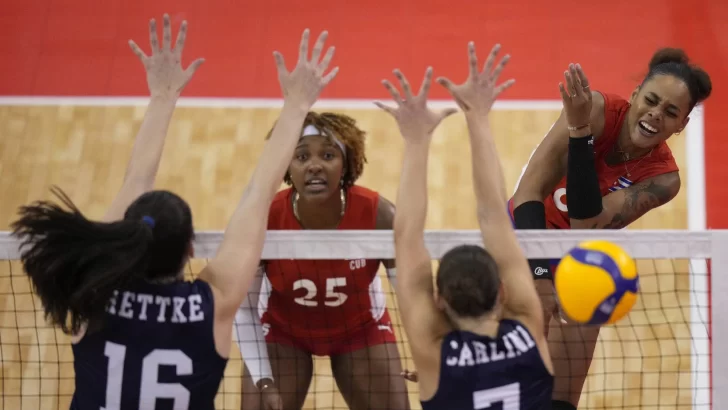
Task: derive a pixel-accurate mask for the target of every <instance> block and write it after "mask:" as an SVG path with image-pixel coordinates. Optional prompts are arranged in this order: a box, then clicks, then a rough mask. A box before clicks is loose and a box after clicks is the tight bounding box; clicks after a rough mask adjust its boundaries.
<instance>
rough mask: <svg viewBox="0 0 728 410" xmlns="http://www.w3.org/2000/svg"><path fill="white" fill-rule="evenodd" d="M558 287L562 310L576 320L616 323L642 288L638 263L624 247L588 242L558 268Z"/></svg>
mask: <svg viewBox="0 0 728 410" xmlns="http://www.w3.org/2000/svg"><path fill="white" fill-rule="evenodd" d="M554 286H555V287H556V295H557V297H558V300H559V303H560V305H561V310H562V312H563V313H564V314H565V315H566V316H567V317H568V318H569V319H570V320H572V321H574V322H578V323H584V324H593V325H603V324H612V323H616V322H617V321H619V320H620V319H622V318H623V317H624V316H625V315H626V314H627V313H629V311H630V310H631V309H632V307H633V306H634V304H635V302H636V301H637V292H638V291H639V277H638V275H637V266H636V264H635V262H634V260H633V259H632V257H631V256H630V255H629V254H628V253H627V252H626V251H625V250H624V249H622V248H621V247H620V246H618V245H616V244H614V243H612V242H609V241H601V240H599V241H585V242H582V243H581V244H579V246H577V247H575V248H573V249H571V251H569V253H568V254H567V255H566V256H564V257H563V258H562V259H561V261H560V262H559V264H558V266H557V267H556V272H555V273H554Z"/></svg>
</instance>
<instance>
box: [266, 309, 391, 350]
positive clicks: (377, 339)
mask: <svg viewBox="0 0 728 410" xmlns="http://www.w3.org/2000/svg"><path fill="white" fill-rule="evenodd" d="M261 322H262V323H263V332H264V334H265V341H266V343H277V344H282V345H286V346H292V347H295V348H297V349H300V350H303V351H304V352H307V353H309V354H312V355H315V356H336V355H340V354H342V353H349V352H353V351H355V350H359V349H363V348H365V347H369V346H376V345H381V344H385V343H397V338H396V337H395V335H394V327H392V321H391V320H390V318H389V311H388V310H385V311H384V314H383V315H382V317H381V319H379V321H377V322H374V321H372V322H371V323H370V324H368V325H366V326H363V327H361V328H360V329H357V330H354V331H351V332H348V333H345V334H343V335H341V336H337V337H294V336H292V335H290V334H288V333H287V332H286V331H285V330H286V329H284V328H283V327H281V326H278V325H276V324H273V323H271V322H270V321H269V318H268V315H265V314H264V315H263V317H262V318H261Z"/></svg>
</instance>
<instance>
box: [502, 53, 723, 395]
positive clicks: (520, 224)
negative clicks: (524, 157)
mask: <svg viewBox="0 0 728 410" xmlns="http://www.w3.org/2000/svg"><path fill="white" fill-rule="evenodd" d="M564 77H565V84H559V88H560V90H561V97H562V100H563V104H564V109H563V111H562V113H561V115H560V116H559V118H558V120H557V121H556V123H555V124H554V125H553V127H552V128H551V130H550V131H549V132H548V134H547V135H546V137H545V138H544V140H543V142H542V143H541V144H540V145H539V146H538V147H537V148H536V150H535V151H534V153H533V155H532V156H531V159H530V160H529V162H528V164H527V165H526V169H525V170H524V172H523V174H522V178H521V179H520V181H519V184H518V186H517V188H516V192H515V194H514V196H513V198H512V200H511V201H509V204H508V206H509V209H510V210H511V215H512V217H513V219H514V224H515V226H516V228H517V229H621V228H624V227H626V226H627V225H629V224H630V223H632V222H634V221H635V220H637V219H638V218H640V217H641V216H642V215H644V214H645V213H647V212H648V211H650V210H651V209H654V208H656V207H659V206H661V205H664V204H665V203H667V202H669V201H670V200H672V198H674V197H675V195H677V193H678V191H679V189H680V176H679V174H678V167H677V164H676V163H675V159H674V158H673V156H672V153H671V152H670V148H669V147H668V146H667V143H666V142H665V141H666V140H667V139H668V138H670V136H672V135H673V134H678V133H680V132H681V131H682V130H683V129H684V128H685V126H686V125H687V123H688V121H689V119H690V118H689V114H690V112H691V111H692V109H693V108H694V107H695V105H696V104H698V103H700V102H702V101H704V100H705V99H706V98H708V97H709V95H710V92H711V88H712V86H711V82H710V77H709V76H708V74H707V73H705V71H703V70H702V69H701V68H699V67H696V66H693V65H690V64H689V61H688V58H687V56H686V55H685V53H684V52H683V51H682V50H679V49H671V48H667V49H661V50H658V51H657V52H656V53H655V54H654V56H653V57H652V60H651V61H650V63H649V71H648V73H647V75H646V76H645V78H644V80H643V81H642V83H641V84H639V85H638V86H637V87H636V88H635V90H634V91H633V92H632V95H631V96H630V99H629V100H625V99H623V98H621V97H619V96H617V95H614V94H608V93H601V92H597V91H591V90H590V84H589V81H588V79H587V77H586V75H585V74H584V72H583V70H582V68H581V66H580V65H578V64H576V65H575V64H571V65H569V69H568V71H565V72H564ZM553 262H554V261H548V260H531V261H529V263H530V265H531V269H532V272H533V274H534V275H533V276H534V279H536V287H537V288H538V290H539V293H540V294H541V300H542V304H543V309H544V313H545V315H546V316H545V318H546V319H547V320H546V322H547V323H548V321H549V320H548V319H549V318H551V317H552V315H553V312H554V311H557V310H558V309H557V307H556V298H555V294H554V289H553V283H552V281H551V280H552V274H551V272H552V271H553ZM556 262H557V261H556ZM540 279H545V280H540ZM560 322H561V323H560ZM563 322H564V321H563V320H562V321H558V320H556V321H553V322H552V323H551V326H552V331H551V332H548V325H547V329H546V331H547V334H548V336H549V350H550V352H551V355H552V358H553V362H554V371H555V376H556V379H555V385H554V397H553V399H554V401H553V403H552V405H553V408H554V409H576V406H577V405H578V403H579V397H580V395H581V390H582V387H583V385H584V381H585V380H586V375H587V373H588V370H589V365H590V363H591V359H592V356H593V354H594V348H595V347H596V342H597V338H598V336H599V327H598V326H582V325H576V324H571V323H563ZM567 340H572V341H573V340H581V341H583V349H581V348H574V346H567V344H566V341H567Z"/></svg>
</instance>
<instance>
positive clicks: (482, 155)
mask: <svg viewBox="0 0 728 410" xmlns="http://www.w3.org/2000/svg"><path fill="white" fill-rule="evenodd" d="M466 119H467V123H468V130H469V134H470V145H471V155H472V162H473V187H474V190H475V198H476V200H477V206H478V215H479V218H490V217H491V216H492V215H493V214H494V213H495V214H497V215H500V214H504V215H505V216H507V214H505V209H506V189H505V183H504V180H503V171H502V169H501V165H500V159H499V158H498V152H497V150H496V147H495V142H494V141H493V136H492V134H491V132H490V123H489V121H488V118H487V117H475V116H466Z"/></svg>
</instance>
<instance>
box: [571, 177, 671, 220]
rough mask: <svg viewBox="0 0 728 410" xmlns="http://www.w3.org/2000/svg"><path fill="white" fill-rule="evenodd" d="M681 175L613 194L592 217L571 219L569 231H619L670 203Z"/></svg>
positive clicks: (638, 184) (647, 182) (603, 200)
mask: <svg viewBox="0 0 728 410" xmlns="http://www.w3.org/2000/svg"><path fill="white" fill-rule="evenodd" d="M680 184H681V182H680V175H679V174H678V173H677V172H670V173H666V174H662V175H658V176H655V177H652V178H649V179H646V180H644V181H641V182H639V183H637V184H635V185H632V186H631V187H629V188H625V189H621V190H619V191H616V192H612V193H610V194H609V195H607V196H605V197H604V198H603V199H602V206H603V211H602V213H601V214H599V215H598V216H597V217H595V218H591V219H585V220H577V219H572V220H571V228H572V229H622V228H624V227H626V226H627V225H629V224H631V223H632V222H634V221H636V220H637V219H639V218H640V217H642V215H644V214H646V213H647V212H649V211H650V210H652V209H655V208H657V207H660V206H662V205H664V204H666V203H668V202H670V201H671V200H672V199H673V198H675V196H676V195H677V193H678V192H679V191H680Z"/></svg>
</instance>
